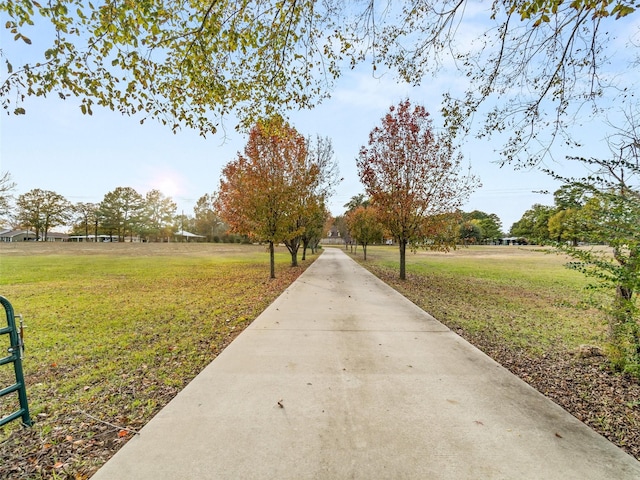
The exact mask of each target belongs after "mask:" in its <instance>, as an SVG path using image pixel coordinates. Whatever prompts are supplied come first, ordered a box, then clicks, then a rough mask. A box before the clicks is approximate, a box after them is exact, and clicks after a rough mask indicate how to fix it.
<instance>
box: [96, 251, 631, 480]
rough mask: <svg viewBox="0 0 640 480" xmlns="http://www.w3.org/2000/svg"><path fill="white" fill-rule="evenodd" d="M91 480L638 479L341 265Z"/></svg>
mask: <svg viewBox="0 0 640 480" xmlns="http://www.w3.org/2000/svg"><path fill="white" fill-rule="evenodd" d="M93 479H94V480H105V479H109V480H113V479H136V480H144V479H149V480H160V479H171V480H176V479H194V480H195V479H234V480H238V479H278V480H283V479H296V480H298V479H367V480H370V479H394V480H396V479H456V480H460V479H547V480H548V479H563V480H568V479H580V480H586V479H598V480H602V479H616V480H622V479H635V480H638V479H640V463H639V462H637V461H636V460H635V459H633V458H632V457H631V456H629V455H627V454H625V453H624V452H623V451H622V450H620V449H619V448H617V447H616V446H614V445H613V444H611V443H610V442H608V441H607V440H606V439H604V438H603V437H601V436H599V435H597V434H596V433H594V432H593V431H592V430H591V429H589V428H588V427H586V426H585V425H584V424H582V423H581V422H579V421H578V420H576V419H575V418H574V417H572V416H571V415H569V414H568V413H567V412H565V411H564V410H563V409H561V408H560V407H558V406H557V405H555V404H554V403H552V402H551V401H549V400H547V399H546V398H545V397H544V396H542V395H541V394H539V393H538V392H537V391H535V390H534V389H532V388H531V387H529V386H528V385H527V384H525V383H524V382H522V381H521V380H520V379H518V378H517V377H515V376H514V375H512V374H511V373H509V372H508V371H507V370H505V369H504V368H502V367H501V366H500V365H498V364H497V363H496V362H494V361H493V360H491V359H490V358H488V357H487V356H486V355H484V354H483V353H482V352H480V351H479V350H477V349H476V348H474V347H473V346H471V345H470V344H468V343H467V342H466V341H464V340H463V339H461V338H460V337H459V336H458V335H456V334H454V333H453V332H451V331H450V330H449V329H448V328H446V327H445V326H443V325H442V324H441V323H439V322H437V321H436V320H435V319H434V318H433V317H431V316H429V315H428V314H426V313H425V312H424V311H422V310H420V309H419V308H418V307H416V306H415V305H414V304H413V303H411V302H409V301H408V300H407V299H405V298H404V297H402V296H401V295H400V294H398V293H396V292H395V291H394V290H392V289H391V288H389V287H387V286H386V285H385V284H384V283H382V282H380V281H379V280H377V279H376V278H375V277H374V276H373V275H371V274H369V273H368V272H367V271H366V270H364V269H363V268H361V267H360V266H358V265H357V264H356V263H355V262H353V261H352V260H351V259H350V258H349V257H348V256H347V255H345V254H344V253H343V252H342V251H341V250H339V249H332V248H327V249H325V252H324V253H323V254H322V255H321V257H320V258H319V259H318V260H317V261H316V262H315V263H314V264H313V265H312V266H311V267H310V268H309V269H308V270H307V271H306V272H305V273H304V274H303V275H302V276H301V277H300V278H299V279H298V280H297V281H296V282H295V283H294V284H293V285H292V286H291V287H290V288H289V289H288V290H287V291H286V292H285V293H283V294H282V295H281V296H280V297H279V298H278V299H277V300H276V301H275V302H274V303H273V304H272V305H271V306H270V307H269V308H268V309H267V310H265V312H264V313H263V314H262V315H260V317H258V318H257V319H256V320H255V321H254V322H253V324H252V325H251V326H250V327H249V328H248V329H247V330H245V331H244V332H243V333H242V334H241V335H240V336H239V337H238V338H237V339H236V340H235V341H234V342H233V343H232V344H231V345H229V347H227V349H225V350H224V352H222V354H221V355H220V356H219V357H218V358H217V359H216V360H215V361H213V362H212V363H211V364H210V365H209V366H208V367H207V368H206V369H205V370H203V371H202V373H201V374H200V375H198V376H197V377H196V378H195V379H194V380H193V381H192V382H191V383H190V384H189V385H188V386H187V387H186V388H185V389H184V390H183V391H182V392H180V394H178V395H177V396H176V398H175V399H174V400H173V401H172V402H171V403H169V405H167V406H166V407H165V408H164V409H163V410H162V411H161V412H160V413H158V414H157V415H156V417H155V418H153V419H152V420H151V421H150V422H149V423H148V424H147V425H146V426H145V427H144V428H143V429H142V431H141V433H140V435H138V436H136V437H135V438H133V439H131V440H130V441H129V442H128V443H127V444H126V445H125V446H124V448H122V449H121V450H120V451H119V452H118V453H117V454H116V455H115V456H114V457H113V458H112V459H111V460H110V461H109V462H107V464H106V465H104V467H102V468H101V469H100V470H99V471H98V472H97V473H96V475H95V476H94V477H93Z"/></svg>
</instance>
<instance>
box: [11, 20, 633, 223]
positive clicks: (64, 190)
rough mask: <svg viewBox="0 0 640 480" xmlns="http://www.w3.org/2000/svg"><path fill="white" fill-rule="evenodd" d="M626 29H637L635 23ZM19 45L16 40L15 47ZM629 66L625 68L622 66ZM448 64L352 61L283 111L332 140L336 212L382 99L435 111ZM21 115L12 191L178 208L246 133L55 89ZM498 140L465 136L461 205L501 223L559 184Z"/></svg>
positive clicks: (588, 140)
mask: <svg viewBox="0 0 640 480" xmlns="http://www.w3.org/2000/svg"><path fill="white" fill-rule="evenodd" d="M634 28H637V22H636V23H635V26H634ZM3 37H4V38H3V45H4V46H3V48H4V49H5V51H6V52H7V53H9V54H10V53H11V48H12V45H11V42H7V41H6V36H4V35H3ZM21 48H22V47H21ZM629 73H631V74H633V72H629ZM456 75H458V74H457V73H456V72H453V73H449V74H446V73H445V74H444V75H443V76H441V77H438V78H437V79H433V80H431V81H429V80H426V81H425V82H424V83H423V85H422V86H420V87H411V86H409V85H404V84H401V83H398V82H396V81H395V80H394V79H393V78H392V76H390V75H383V76H382V77H381V78H374V77H373V75H372V74H371V71H370V69H368V68H366V67H361V68H358V69H356V70H352V71H347V72H345V74H344V75H343V77H341V78H340V79H339V80H338V82H337V84H336V88H335V90H334V91H333V94H332V97H331V98H330V99H328V100H325V101H324V102H323V103H322V104H321V105H319V106H318V107H317V108H315V109H313V110H311V111H300V112H293V113H289V114H288V115H289V118H290V121H291V123H292V124H293V125H294V126H295V127H296V128H297V129H298V131H300V132H301V133H302V134H304V135H316V134H320V135H322V136H328V137H330V138H331V139H332V141H333V146H334V149H335V153H336V158H337V160H338V162H339V165H340V172H341V176H342V177H344V180H343V182H342V183H341V184H340V185H338V187H337V191H336V195H335V196H334V197H333V198H332V200H331V203H330V209H331V211H332V213H333V214H334V215H338V214H341V213H342V212H343V211H344V208H343V205H344V204H345V203H346V202H348V201H349V199H350V198H351V197H352V196H354V195H356V194H358V193H361V192H363V191H364V189H363V187H362V185H361V184H360V182H359V180H358V175H357V170H356V164H355V159H356V156H357V154H358V150H359V149H360V146H361V145H364V144H365V143H366V142H367V139H368V133H369V131H370V130H371V129H372V128H373V127H374V126H376V125H377V124H378V123H379V121H380V118H381V117H382V116H383V115H384V114H385V113H386V112H387V110H388V108H389V106H391V105H393V104H397V103H398V102H399V101H400V100H402V99H404V98H406V97H408V98H409V99H410V100H411V101H412V102H413V103H421V104H423V105H425V106H426V108H427V110H429V111H430V112H431V113H432V114H433V115H434V126H436V127H438V126H439V125H441V119H440V118H439V116H438V112H439V110H440V105H441V96H442V94H443V93H444V92H445V91H446V89H447V88H449V86H450V85H452V84H455V83H456V82H457V81H458V78H457V77H456ZM25 107H26V109H27V115H23V116H13V115H11V116H7V115H6V114H4V113H3V115H2V116H1V118H0V122H1V124H0V127H1V138H0V140H1V145H0V170H1V171H3V172H4V171H9V172H10V173H11V176H12V178H13V180H14V181H15V182H16V183H17V189H16V192H15V193H16V195H19V194H21V193H24V192H26V191H29V190H31V189H33V188H41V189H46V190H53V191H55V192H57V193H59V194H61V195H63V196H65V197H66V198H67V199H68V200H70V201H71V202H100V201H101V200H102V198H103V197H104V195H105V194H106V193H107V192H109V191H111V190H113V189H114V188H116V187H126V186H128V187H133V188H135V189H136V190H137V191H138V192H139V193H141V194H144V193H146V192H147V191H148V190H150V189H153V188H157V189H159V190H161V191H162V192H163V193H165V194H166V195H169V196H171V197H172V198H173V199H174V200H175V201H176V202H177V204H178V212H180V211H183V212H184V213H185V214H192V213H193V206H194V205H195V202H196V201H197V199H198V198H199V197H201V196H202V195H204V194H205V193H212V192H214V191H215V190H216V188H217V186H218V181H219V174H220V170H221V168H222V167H223V166H224V165H225V164H226V163H227V162H228V161H230V160H232V159H233V158H234V157H235V155H236V152H238V151H241V150H242V149H243V148H244V144H245V140H246V137H245V136H244V135H242V134H239V133H237V132H236V131H235V130H234V128H233V125H234V122H233V121H232V120H231V119H229V120H228V121H227V122H226V127H227V128H226V131H225V132H223V131H219V132H218V133H217V134H216V135H213V136H210V137H208V138H206V139H204V138H202V137H201V136H199V135H198V134H197V132H195V131H189V130H182V131H179V132H178V133H177V134H173V133H172V132H171V130H170V129H169V128H167V127H164V126H162V125H160V124H159V123H155V122H153V121H147V122H145V123H144V125H140V123H139V119H137V118H131V117H123V116H122V115H120V114H119V113H115V112H111V111H108V110H103V109H99V108H97V107H96V108H94V114H93V116H87V115H82V114H81V112H80V108H79V102H77V101H76V100H75V99H68V100H65V101H63V100H60V99H59V98H58V97H57V95H52V96H50V97H48V98H31V99H28V100H27V102H26V103H25ZM605 135H606V131H605V130H604V128H603V126H602V124H601V122H600V121H599V119H594V120H593V121H591V122H588V124H586V125H583V126H582V127H581V129H580V130H577V131H576V136H578V137H581V138H582V139H583V140H585V148H584V149H583V150H582V151H575V150H573V151H567V152H563V151H562V150H560V149H556V151H555V159H556V161H557V162H558V163H553V161H552V164H551V165H550V166H551V167H552V168H554V169H557V170H559V171H560V172H562V173H567V171H566V168H567V166H566V162H563V161H562V160H563V159H564V157H565V156H566V155H585V156H589V155H595V154H598V153H599V152H606V151H607V150H606V149H605V148H603V143H604V142H603V139H604V137H605ZM500 146H501V143H500V141H499V139H493V140H483V141H479V140H474V139H468V140H467V141H466V143H464V144H462V145H461V147H460V148H461V152H462V153H463V156H464V158H465V160H466V162H468V163H469V164H470V165H471V167H472V171H473V172H474V173H475V174H477V175H478V176H479V177H480V180H481V182H482V185H483V186H482V187H481V188H480V189H478V190H477V192H476V193H474V194H473V195H472V196H471V198H470V200H469V202H468V203H467V204H466V205H465V206H464V210H465V211H471V210H482V211H485V212H487V213H495V214H497V215H498V216H499V217H500V219H501V221H502V224H503V229H504V230H505V231H507V230H508V229H509V228H510V227H511V225H512V223H513V222H515V221H517V220H518V219H519V218H520V217H521V216H522V214H523V213H524V212H525V211H526V210H527V209H529V208H530V207H531V206H532V205H533V204H534V203H543V204H552V203H553V199H552V197H551V196H550V195H540V194H537V193H533V192H534V191H538V190H543V189H546V190H550V191H553V190H555V189H556V188H557V187H558V186H559V184H558V183H557V182H555V181H553V180H552V179H551V178H550V177H548V176H547V175H545V174H544V173H542V172H540V171H538V170H515V169H514V168H513V167H510V166H505V167H503V168H500V167H499V166H498V165H497V164H496V163H495V161H496V160H497V159H498V155H497V154H496V153H495V150H496V149H497V148H500Z"/></svg>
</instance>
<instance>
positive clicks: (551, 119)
mask: <svg viewBox="0 0 640 480" xmlns="http://www.w3.org/2000/svg"><path fill="white" fill-rule="evenodd" d="M636 8H637V4H636V2H635V1H634V0H616V1H612V0H606V1H600V2H595V1H586V0H577V1H571V2H567V1H562V0H544V1H533V0H518V1H506V0H496V1H494V2H489V3H488V4H486V6H485V5H483V4H475V3H473V2H467V1H464V0H461V1H458V0H454V1H452V0H444V1H441V2H424V1H420V0H411V1H406V2H397V3H396V2H391V1H390V0H389V1H386V2H385V1H382V2H374V1H373V0H359V1H356V2H344V1H342V0H326V1H323V2H317V1H315V0H284V1H275V0H257V1H253V2H247V1H237V0H220V1H215V2H191V3H184V2H139V1H130V2H116V1H114V0H105V1H104V2H100V3H99V4H92V3H91V2H79V1H77V0H58V1H56V2H53V3H50V2H41V3H35V2H32V1H31V0H6V1H3V2H0V11H1V12H2V14H3V16H2V18H3V23H4V26H5V28H6V29H7V30H8V32H9V33H10V35H11V37H12V38H13V39H14V40H15V41H16V42H20V43H22V44H23V45H24V47H25V48H27V49H28V50H31V54H30V55H28V56H27V57H26V58H28V59H29V60H27V61H20V60H22V58H25V56H24V55H23V54H21V53H17V52H10V51H9V52H7V47H6V45H3V54H4V55H5V57H6V58H5V60H6V61H5V62H4V65H5V72H4V73H5V75H4V77H3V78H4V79H3V82H2V85H1V87H0V97H1V98H2V104H3V107H4V108H5V109H7V110H8V111H12V112H14V113H17V114H22V113H24V112H25V109H24V104H23V98H24V96H25V95H39V96H44V95H51V94H53V95H57V96H59V97H61V98H68V97H69V96H75V97H79V98H80V101H81V108H82V111H83V112H85V113H89V114H90V113H91V112H92V108H93V107H94V106H95V105H96V104H97V105H100V106H103V107H106V108H110V109H112V110H118V111H121V112H123V113H125V114H132V113H136V112H142V114H143V115H144V116H145V117H144V118H146V117H147V116H148V117H152V118H157V119H159V120H160V121H162V122H163V123H166V124H168V125H169V126H170V127H171V128H174V129H175V128H179V125H180V124H184V125H186V126H188V127H193V128H196V129H199V130H200V132H201V133H202V134H203V135H205V134H208V133H210V132H212V131H214V130H215V128H216V125H217V123H218V122H219V120H220V118H222V117H224V116H225V115H227V114H229V113H230V112H235V113H236V114H237V115H238V117H239V118H241V119H242V121H243V123H244V124H245V125H247V126H249V125H252V123H253V121H254V120H255V119H256V118H259V117H261V116H265V115H269V114H272V113H273V112H274V111H281V109H282V108H287V107H288V108H291V109H294V108H308V107H312V106H314V105H316V104H317V103H318V102H319V101H320V100H322V99H323V98H324V97H326V96H328V95H329V94H330V93H331V90H332V87H333V85H334V80H335V79H336V78H338V77H339V76H340V75H341V72H342V70H344V69H345V68H347V69H350V68H353V67H354V66H356V65H357V64H360V63H365V64H368V65H371V66H372V67H371V68H372V71H373V72H377V71H380V70H381V69H383V68H387V69H389V70H391V71H392V72H395V73H396V74H397V77H398V78H399V79H401V80H403V81H405V82H408V83H410V84H413V85H418V84H420V83H421V82H422V81H423V80H424V78H431V77H432V76H433V75H436V74H438V73H439V72H441V71H442V69H443V68H446V67H447V66H450V65H452V64H453V65H455V68H457V69H458V70H460V71H461V73H462V75H460V78H463V79H465V78H466V79H468V83H467V85H466V87H464V88H465V92H464V93H463V94H460V95H456V92H451V93H449V94H447V95H446V96H445V102H444V107H443V113H444V115H445V118H446V120H447V125H448V127H450V129H451V132H455V131H458V130H460V129H466V128H468V127H469V126H470V122H471V119H472V118H474V117H475V118H478V117H480V116H481V115H482V116H484V120H485V121H484V124H483V125H482V126H481V127H480V129H479V132H478V133H479V134H480V135H490V134H492V133H493V132H498V133H503V132H509V134H510V138H509V139H508V140H507V144H506V146H505V148H504V149H503V154H504V158H505V160H510V159H513V158H515V157H516V156H517V155H519V154H521V153H522V154H523V155H522V159H523V161H528V159H533V161H535V159H536V155H529V154H527V152H526V151H525V150H527V149H528V148H529V149H532V148H534V145H541V148H542V150H543V152H544V151H545V149H546V148H548V146H549V143H550V142H552V141H553V140H554V139H555V138H556V137H558V136H562V134H563V132H565V129H564V127H565V126H566V125H567V124H568V123H571V122H572V121H573V119H575V118H576V115H575V114H576V112H577V111H578V110H579V109H580V107H582V106H583V104H584V103H585V102H586V101H590V102H592V105H593V107H594V109H598V108H603V107H604V106H605V105H606V103H605V102H599V101H598V100H599V99H602V98H603V97H606V95H607V94H608V93H609V92H610V91H617V92H622V94H621V95H620V96H619V97H618V99H619V101H620V102H623V101H625V99H627V98H631V97H633V96H634V92H636V89H637V86H635V85H634V83H633V78H635V77H634V76H633V75H630V76H629V77H630V78H629V79H628V80H627V79H625V78H622V76H620V75H615V76H613V75H607V73H608V72H607V70H606V69H607V68H608V66H609V65H614V66H615V65H621V64H624V63H625V61H626V60H628V59H629V60H631V61H633V60H634V59H633V58H629V56H630V55H633V54H634V53H633V52H637V45H638V44H637V42H635V43H634V42H633V37H632V35H635V33H636V32H635V29H634V28H632V25H631V21H627V20H628V19H629V18H631V20H633V19H634V18H635V16H636V11H637V10H636ZM467 26H470V27H473V28H466V27H467ZM625 27H628V28H625ZM36 29H37V31H38V32H39V35H38V36H37V38H36V37H33V36H32V33H33V32H35V31H36ZM475 30H477V31H478V35H477V36H476V37H475V38H473V39H472V41H468V40H467V38H466V37H465V38H464V41H461V39H460V35H462V34H466V33H467V32H469V31H475ZM627 30H628V32H629V33H628V36H626V37H622V38H620V39H619V41H620V42H622V43H624V42H625V41H627V43H628V48H626V49H625V48H618V47H617V46H616V45H614V46H611V42H612V40H610V39H612V38H615V37H618V38H619V37H621V36H622V35H625V34H627ZM43 32H45V33H43ZM46 32H50V33H49V34H48V35H47V34H46ZM32 37H33V40H32ZM629 52H631V53H629ZM19 59H20V60H19ZM445 59H447V60H448V59H452V60H453V61H452V62H448V61H447V62H445V61H444V60H445ZM18 62H20V63H18ZM616 73H618V72H616ZM625 82H626V83H625ZM609 87H614V88H609ZM636 96H637V95H636ZM487 100H489V101H495V102H496V105H497V106H496V108H495V109H493V108H487V109H484V110H483V109H482V108H481V107H482V105H483V104H484V103H486V101H487ZM605 100H606V98H605ZM15 102H17V103H15ZM144 118H143V120H144ZM566 140H567V141H571V139H570V138H566ZM533 153H535V152H533Z"/></svg>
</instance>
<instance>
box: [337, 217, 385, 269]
mask: <svg viewBox="0 0 640 480" xmlns="http://www.w3.org/2000/svg"><path fill="white" fill-rule="evenodd" d="M345 218H346V221H347V225H348V227H349V232H350V233H351V235H352V237H353V238H354V239H355V241H356V242H357V243H359V244H360V245H362V252H363V255H364V259H365V260H366V259H367V246H368V245H370V244H372V243H376V242H380V241H382V235H383V232H384V229H383V227H382V224H381V223H380V220H378V213H377V211H376V209H375V207H373V206H368V207H365V206H363V205H360V206H359V207H356V208H355V209H353V210H350V211H349V212H347V214H346V215H345Z"/></svg>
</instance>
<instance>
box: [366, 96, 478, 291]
mask: <svg viewBox="0 0 640 480" xmlns="http://www.w3.org/2000/svg"><path fill="white" fill-rule="evenodd" d="M357 165H358V173H359V175H360V180H361V181H362V183H363V184H364V186H365V189H366V192H367V195H369V197H370V199H371V203H372V204H373V205H375V207H376V209H377V211H378V215H379V218H380V221H381V222H382V224H383V225H384V226H385V228H386V229H387V230H388V231H389V232H390V233H391V235H392V236H393V237H394V239H395V240H396V241H397V242H398V244H399V248H400V278H401V279H403V280H404V279H405V278H406V267H405V264H406V261H405V260H406V248H407V245H410V246H411V248H417V247H419V246H425V247H427V248H432V249H446V248H448V247H449V246H451V245H452V244H453V242H454V240H455V235H453V234H452V232H453V229H451V228H450V223H451V222H450V220H451V217H452V216H453V215H455V212H456V211H457V210H458V208H459V207H461V206H462V205H463V203H464V202H465V201H466V200H467V198H468V197H469V195H470V194H471V192H472V191H473V190H474V189H475V188H476V187H477V186H478V185H479V182H478V180H477V178H476V177H475V176H474V175H472V174H471V173H470V172H466V173H465V172H463V171H462V155H461V154H460V153H458V152H456V149H455V147H454V146H453V144H452V143H451V140H450V138H448V137H446V136H444V135H437V134H436V133H434V131H433V126H432V121H431V119H430V117H429V113H428V112H427V110H426V109H425V108H424V107H423V106H420V105H416V106H412V105H411V103H410V102H409V100H408V99H407V100H404V101H402V102H400V104H399V105H398V106H392V107H391V108H390V109H389V112H388V113H387V114H386V115H385V116H384V117H383V118H382V123H381V125H380V126H378V127H375V128H374V129H373V130H372V131H371V133H370V134H369V143H368V145H367V146H363V147H362V148H361V149H360V154H359V156H358V160H357Z"/></svg>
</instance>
